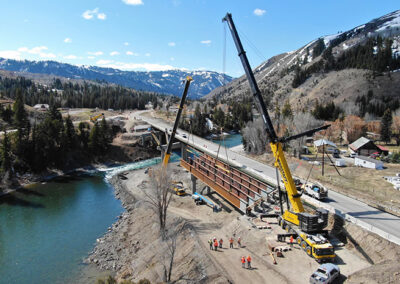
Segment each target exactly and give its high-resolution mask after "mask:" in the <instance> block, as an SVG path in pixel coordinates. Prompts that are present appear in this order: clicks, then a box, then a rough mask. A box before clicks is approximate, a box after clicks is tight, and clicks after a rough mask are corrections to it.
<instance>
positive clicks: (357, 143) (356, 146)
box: [349, 137, 371, 151]
mask: <svg viewBox="0 0 400 284" xmlns="http://www.w3.org/2000/svg"><path fill="white" fill-rule="evenodd" d="M369 142H371V140H369V139H368V138H365V137H360V138H358V139H357V140H356V141H354V142H353V143H351V144H350V145H349V147H350V148H351V149H352V150H353V151H357V149H359V148H361V147H362V146H364V145H365V144H367V143H369Z"/></svg>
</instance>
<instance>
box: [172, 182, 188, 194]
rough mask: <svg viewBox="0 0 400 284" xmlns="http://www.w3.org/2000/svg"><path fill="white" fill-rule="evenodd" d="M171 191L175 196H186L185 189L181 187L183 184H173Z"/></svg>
mask: <svg viewBox="0 0 400 284" xmlns="http://www.w3.org/2000/svg"><path fill="white" fill-rule="evenodd" d="M172 185H173V190H174V192H175V194H176V195H179V196H183V195H186V191H185V188H184V187H183V183H182V182H181V181H178V182H173V184H172Z"/></svg>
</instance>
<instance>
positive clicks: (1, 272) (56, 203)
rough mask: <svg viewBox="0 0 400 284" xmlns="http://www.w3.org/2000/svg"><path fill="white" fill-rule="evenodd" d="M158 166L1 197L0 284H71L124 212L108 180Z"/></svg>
mask: <svg viewBox="0 0 400 284" xmlns="http://www.w3.org/2000/svg"><path fill="white" fill-rule="evenodd" d="M178 159H179V157H177V156H176V155H173V156H172V158H171V160H172V161H176V160H178ZM159 162H160V158H154V159H149V160H145V161H141V162H137V163H130V164H126V165H123V166H120V167H113V168H104V169H100V170H97V171H93V172H91V173H87V172H86V173H77V174H74V175H70V176H65V177H58V178H55V179H53V180H51V181H49V182H47V183H43V184H35V185H31V186H27V187H26V188H25V189H22V190H19V191H17V192H14V193H12V194H10V195H8V196H3V197H1V198H0V283H5V284H6V283H7V284H8V283H30V284H33V283H41V284H46V283H75V282H76V279H77V277H78V276H79V274H80V272H81V270H82V268H83V267H85V265H83V262H82V261H83V259H85V258H86V257H87V256H88V253H89V252H90V251H91V250H92V249H93V247H94V245H95V243H96V239H97V238H99V237H101V236H102V235H103V234H104V233H106V232H107V228H108V227H110V226H111V225H112V224H113V223H114V222H115V221H116V218H117V217H118V216H119V215H120V214H121V213H122V212H123V210H124V209H123V208H122V206H121V203H120V201H119V200H117V199H115V196H114V192H113V188H112V186H111V185H110V184H109V183H108V182H107V180H108V178H109V177H111V176H112V175H114V174H118V173H119V172H123V171H126V170H133V169H138V168H143V167H148V166H151V165H155V164H157V163H159Z"/></svg>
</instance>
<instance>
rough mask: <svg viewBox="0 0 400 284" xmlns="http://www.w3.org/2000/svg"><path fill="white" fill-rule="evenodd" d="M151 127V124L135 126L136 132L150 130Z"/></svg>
mask: <svg viewBox="0 0 400 284" xmlns="http://www.w3.org/2000/svg"><path fill="white" fill-rule="evenodd" d="M149 129H151V125H150V124H144V125H137V126H135V127H134V128H133V131H134V132H147V131H149Z"/></svg>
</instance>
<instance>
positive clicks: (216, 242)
mask: <svg viewBox="0 0 400 284" xmlns="http://www.w3.org/2000/svg"><path fill="white" fill-rule="evenodd" d="M214 249H215V251H217V250H218V241H217V239H215V241H214Z"/></svg>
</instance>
